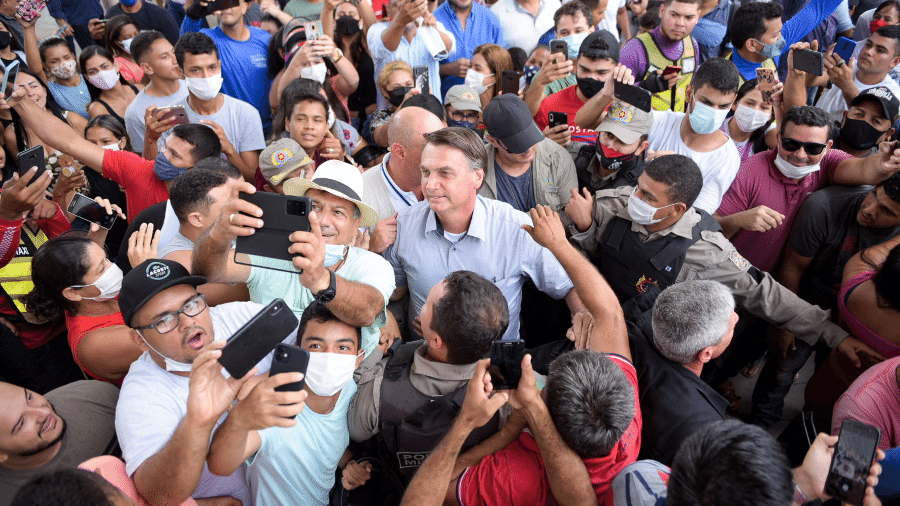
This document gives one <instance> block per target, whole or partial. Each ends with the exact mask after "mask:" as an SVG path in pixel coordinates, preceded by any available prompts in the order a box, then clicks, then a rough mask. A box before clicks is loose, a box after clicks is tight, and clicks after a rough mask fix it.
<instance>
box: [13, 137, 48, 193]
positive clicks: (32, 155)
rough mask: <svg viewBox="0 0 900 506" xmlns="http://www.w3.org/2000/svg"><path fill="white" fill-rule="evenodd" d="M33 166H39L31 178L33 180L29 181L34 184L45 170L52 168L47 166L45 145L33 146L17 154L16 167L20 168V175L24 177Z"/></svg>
mask: <svg viewBox="0 0 900 506" xmlns="http://www.w3.org/2000/svg"><path fill="white" fill-rule="evenodd" d="M32 167H37V172H36V173H35V174H34V177H33V178H31V181H29V182H28V184H29V185H32V184H34V182H35V181H37V180H38V179H39V178H40V177H41V175H42V174H43V173H44V171H47V170H50V169H48V168H47V160H46V159H45V158H44V146H42V145H40V144H38V145H37V146H35V147H33V148H28V149H26V150H24V151H19V154H17V155H16V168H17V169H18V172H19V177H24V176H25V174H26V173H27V172H28V171H29V170H30V169H31V168H32Z"/></svg>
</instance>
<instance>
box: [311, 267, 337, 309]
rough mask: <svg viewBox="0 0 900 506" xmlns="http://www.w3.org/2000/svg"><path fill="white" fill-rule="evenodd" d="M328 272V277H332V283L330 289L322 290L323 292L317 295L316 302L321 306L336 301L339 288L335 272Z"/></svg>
mask: <svg viewBox="0 0 900 506" xmlns="http://www.w3.org/2000/svg"><path fill="white" fill-rule="evenodd" d="M326 270H327V271H328V275H329V276H330V277H331V282H330V283H328V288H326V289H324V290H322V291H321V292H319V293H317V294H316V302H318V303H319V304H328V303H329V302H331V301H333V300H334V296H335V293H336V292H335V290H334V289H335V286H337V278H336V277H335V275H334V271H332V270H330V269H326Z"/></svg>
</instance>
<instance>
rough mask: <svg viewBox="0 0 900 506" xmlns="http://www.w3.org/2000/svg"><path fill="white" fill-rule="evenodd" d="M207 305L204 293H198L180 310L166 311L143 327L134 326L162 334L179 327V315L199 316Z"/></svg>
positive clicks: (136, 328)
mask: <svg viewBox="0 0 900 506" xmlns="http://www.w3.org/2000/svg"><path fill="white" fill-rule="evenodd" d="M206 307H207V306H206V297H205V296H204V295H203V294H202V293H201V294H197V295H196V296H194V297H191V298H190V299H189V300H188V301H187V302H185V303H184V305H183V306H181V309H179V310H178V311H172V312H170V313H166V314H164V315H162V316H161V317H159V318H157V319H156V321H154V322H153V323H151V324H150V325H144V326H143V327H134V329H135V330H144V329H153V330H155V331H157V332H159V333H160V334H167V333H169V332H172V331H173V330H175V328H176V327H178V316H179V315H181V314H184V315H185V316H197V315H198V314H200V313H202V312H203V311H204V310H206Z"/></svg>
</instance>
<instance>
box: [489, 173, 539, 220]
mask: <svg viewBox="0 0 900 506" xmlns="http://www.w3.org/2000/svg"><path fill="white" fill-rule="evenodd" d="M494 173H495V174H496V176H497V200H500V201H503V202H506V203H507V204H509V205H511V206H513V207H515V208H516V209H518V210H519V211H522V212H523V213H527V212H528V211H530V210H531V209H532V208H533V207H534V206H535V203H534V183H533V182H532V181H531V168H529V169H528V170H527V171H526V172H525V173H524V174H522V175H521V176H515V177H514V176H510V175H509V174H507V173H506V172H504V171H503V169H501V168H500V165H499V164H497V163H495V164H494Z"/></svg>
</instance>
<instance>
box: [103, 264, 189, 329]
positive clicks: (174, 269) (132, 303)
mask: <svg viewBox="0 0 900 506" xmlns="http://www.w3.org/2000/svg"><path fill="white" fill-rule="evenodd" d="M206 282H207V280H206V278H204V277H203V276H194V275H192V274H191V273H190V272H188V270H187V269H186V268H185V267H184V266H183V265H181V264H180V263H178V262H173V261H172V260H160V259H155V258H154V259H150V260H144V261H143V262H141V263H140V264H139V265H137V266H136V267H135V268H133V269H131V270H130V271H128V274H126V275H125V277H124V278H122V290H121V291H120V292H119V310H120V311H121V312H122V319H123V320H125V324H126V325H128V326H129V327H130V326H131V319H132V318H134V314H135V313H137V312H138V311H140V309H141V308H142V307H144V305H146V304H147V303H148V302H150V299H152V298H153V297H154V296H156V294H158V293H159V292H161V291H163V290H165V289H167V288H172V287H173V286H178V285H191V286H194V287H196V286H200V285H202V284H205V283H206Z"/></svg>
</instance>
